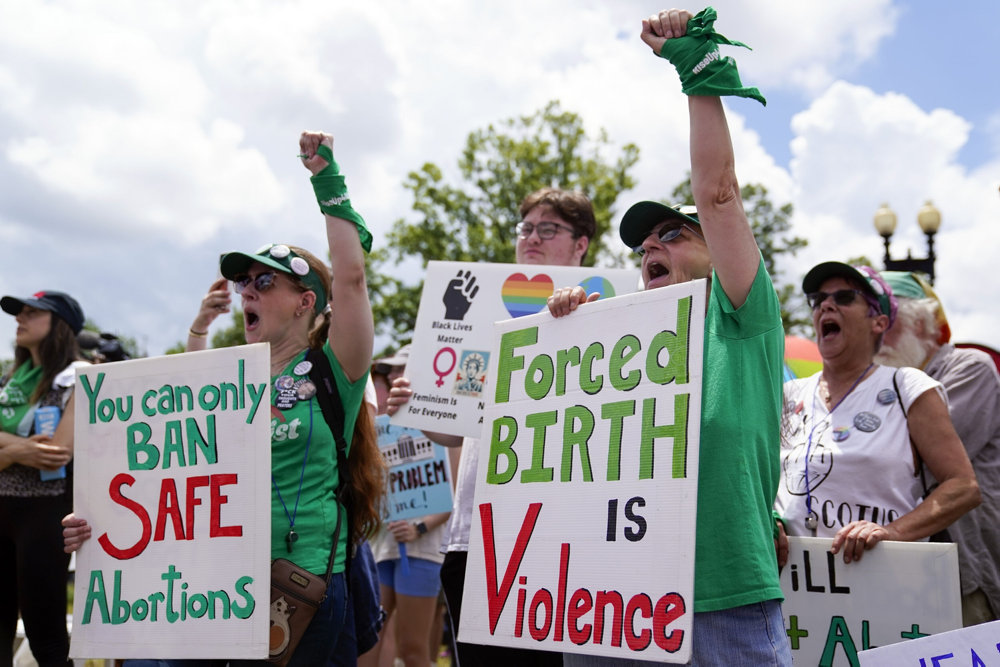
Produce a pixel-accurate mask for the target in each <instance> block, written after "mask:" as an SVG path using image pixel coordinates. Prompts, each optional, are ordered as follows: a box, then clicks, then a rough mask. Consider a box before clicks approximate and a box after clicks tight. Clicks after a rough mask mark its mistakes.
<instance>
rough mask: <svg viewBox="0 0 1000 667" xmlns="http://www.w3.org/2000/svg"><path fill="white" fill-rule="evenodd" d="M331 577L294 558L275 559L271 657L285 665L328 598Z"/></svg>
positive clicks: (269, 658) (272, 569)
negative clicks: (308, 569) (296, 562)
mask: <svg viewBox="0 0 1000 667" xmlns="http://www.w3.org/2000/svg"><path fill="white" fill-rule="evenodd" d="M326 589H327V581H326V579H324V578H323V577H320V576H318V575H315V574H313V573H312V572H307V571H306V570H303V569H302V568H301V567H299V566H298V565H296V564H295V563H293V562H292V561H290V560H285V559H284V558H276V559H274V560H273V561H271V631H270V640H269V643H268V644H269V648H270V650H269V654H268V658H267V659H268V661H269V662H273V663H275V664H277V665H281V667H284V666H285V665H287V664H288V661H289V660H291V659H292V654H293V653H294V652H295V648H296V647H297V646H298V645H299V642H300V641H301V640H302V636H303V635H304V634H305V632H306V628H308V627H309V623H310V621H312V618H313V616H315V615H316V610H317V609H319V607H320V605H321V604H322V603H323V600H325V599H326Z"/></svg>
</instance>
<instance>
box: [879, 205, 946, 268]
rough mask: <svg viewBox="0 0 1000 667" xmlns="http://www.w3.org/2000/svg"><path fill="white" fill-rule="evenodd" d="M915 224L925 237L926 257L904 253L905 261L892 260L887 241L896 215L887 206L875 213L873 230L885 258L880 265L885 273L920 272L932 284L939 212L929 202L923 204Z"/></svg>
mask: <svg viewBox="0 0 1000 667" xmlns="http://www.w3.org/2000/svg"><path fill="white" fill-rule="evenodd" d="M917 224H918V225H920V230H921V231H922V232H923V233H924V234H926V235H927V257H926V258H915V257H913V256H912V255H911V254H910V251H909V250H907V251H906V258H905V259H892V257H891V256H890V255H889V239H891V238H892V234H893V232H895V231H896V214H895V213H893V211H892V209H891V208H889V205H888V204H882V206H881V207H880V208H879V209H878V210H877V211H875V230H876V231H877V232H878V233H879V235H880V236H881V237H882V240H883V242H884V243H885V256H884V257H883V258H882V263H883V264H885V270H886V271H920V272H922V273H926V274H927V276H928V278H930V283H931V284H932V285H933V284H934V260H935V257H934V235H935V234H937V232H938V229H940V228H941V211H939V210H937V208H935V206H934V204H932V203H931V202H930V200H928V201H927V203H925V204H924V205H923V206H922V207H921V208H920V210H919V211H918V212H917Z"/></svg>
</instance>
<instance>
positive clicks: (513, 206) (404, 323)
mask: <svg viewBox="0 0 1000 667" xmlns="http://www.w3.org/2000/svg"><path fill="white" fill-rule="evenodd" d="M638 159H639V149H638V148H637V147H636V146H635V145H634V144H627V145H625V146H621V147H620V148H619V147H616V146H614V145H612V143H611V141H610V140H609V139H608V136H607V133H606V132H604V131H603V130H601V131H599V132H598V133H597V136H596V137H590V136H588V135H587V133H586V131H585V130H584V128H583V121H582V119H581V118H580V116H578V115H577V114H575V113H572V112H570V111H563V110H562V108H561V107H560V105H559V102H556V101H553V102H549V103H548V104H547V105H546V106H545V108H543V109H541V110H539V111H537V112H535V113H534V114H532V115H530V116H522V117H519V118H510V119H507V120H504V121H501V122H500V123H498V124H496V125H490V126H488V127H487V128H485V129H481V130H476V131H474V132H472V133H470V134H469V136H468V138H467V139H466V143H465V148H464V149H463V150H462V153H461V155H460V156H459V159H458V170H459V175H460V178H459V180H458V182H455V183H451V182H448V181H447V180H446V178H445V175H444V172H443V171H442V170H441V168H440V167H438V166H437V165H436V164H433V163H430V162H428V163H425V164H424V165H423V166H422V167H421V168H420V169H419V170H417V171H412V172H410V173H409V175H408V176H407V177H406V180H405V181H404V182H403V187H404V188H406V189H407V190H409V191H410V192H411V193H412V194H413V206H412V208H413V212H414V214H415V215H414V216H412V217H413V219H411V220H407V219H400V220H397V221H396V222H395V223H394V224H393V226H392V229H391V230H390V232H389V233H388V235H387V237H386V239H385V243H384V245H383V247H382V248H380V249H378V250H376V251H374V252H373V253H372V255H371V261H370V262H369V265H368V266H369V268H368V288H369V292H370V296H371V300H372V310H373V314H374V317H375V323H376V331H377V332H378V333H380V334H391V335H392V337H393V338H394V339H395V341H396V342H397V343H401V342H405V341H406V340H407V339H408V338H409V336H410V332H411V331H412V330H413V326H414V323H415V322H416V316H417V307H418V305H419V302H420V291H421V289H422V286H423V282H422V280H420V279H415V278H416V277H417V276H420V275H422V273H423V270H424V269H426V267H427V262H428V261H429V260H448V261H466V262H472V261H480V262H512V261H513V260H514V225H516V224H517V223H518V222H519V221H520V219H521V218H520V214H519V212H518V206H519V205H520V203H521V200H522V199H524V197H525V196H527V195H528V194H530V193H531V192H534V191H535V190H538V189H539V188H543V187H558V188H563V189H567V190H580V191H582V192H584V193H586V194H587V196H588V197H590V199H591V201H592V202H593V203H594V212H595V214H596V219H597V233H596V234H595V236H594V239H593V240H592V242H591V246H590V247H591V250H590V252H588V254H587V259H586V263H587V264H588V265H593V264H594V262H595V261H596V260H597V259H598V258H602V259H607V260H608V261H615V260H616V259H617V257H618V255H616V254H612V253H609V252H607V251H606V250H604V249H603V248H602V247H601V238H602V237H603V236H604V234H605V233H606V232H607V231H608V230H609V229H610V227H611V218H612V216H613V215H614V205H615V202H616V201H617V199H618V195H619V194H620V193H621V192H622V191H624V190H628V189H630V188H632V187H633V185H634V183H633V179H632V177H631V176H630V175H629V172H630V170H631V168H632V166H633V165H635V163H636V162H637V161H638ZM407 267H410V271H409V272H407ZM407 273H409V275H407ZM407 278H409V280H408V279H407Z"/></svg>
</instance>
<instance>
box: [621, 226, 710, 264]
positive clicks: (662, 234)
mask: <svg viewBox="0 0 1000 667" xmlns="http://www.w3.org/2000/svg"><path fill="white" fill-rule="evenodd" d="M682 229H687V230H688V231H689V232H691V233H692V234H694V235H695V236H697V237H698V238H705V237H704V236H702V235H701V234H699V233H698V230H696V229H695V228H694V227H692V226H691V225H689V224H687V223H686V222H685V223H681V224H680V225H677V226H676V227H671V226H670V225H665V226H663V227H661V228H660V230H659V231H658V232H657V231H656V230H655V229H651V230H649V232H648V233H647V234H646V236H644V237H643V239H642V240H643V243H645V241H646V239H648V238H649V237H650V236H652V235H653V234H654V233H655V234H656V238H658V239H659V240H660V243H670V242H671V241H673V240H674V239H676V238H677V237H678V236H680V235H681V230H682ZM632 252H634V253H635V254H637V255H639V256H640V257H641V256H642V255H644V254H646V249H645V248H643V247H642V243H640V244H639V245H637V246H636V247H634V248H632Z"/></svg>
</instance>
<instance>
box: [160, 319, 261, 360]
mask: <svg viewBox="0 0 1000 667" xmlns="http://www.w3.org/2000/svg"><path fill="white" fill-rule="evenodd" d="M232 320H233V322H232V324H230V325H229V326H228V327H226V328H224V329H219V330H218V331H216V332H215V333H214V334H212V344H211V345H210V346H209V347H210V348H211V349H216V348H220V347H234V346H236V345H243V344H244V343H246V337H245V336H244V335H243V311H242V310H237V309H233V313H232ZM186 349H187V344H186V343H182V342H178V343H177V344H175V345H174V346H173V347H171V348H169V349H168V350H167V352H166V353H167V354H180V353H181V352H184V351H185V350H186Z"/></svg>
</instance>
